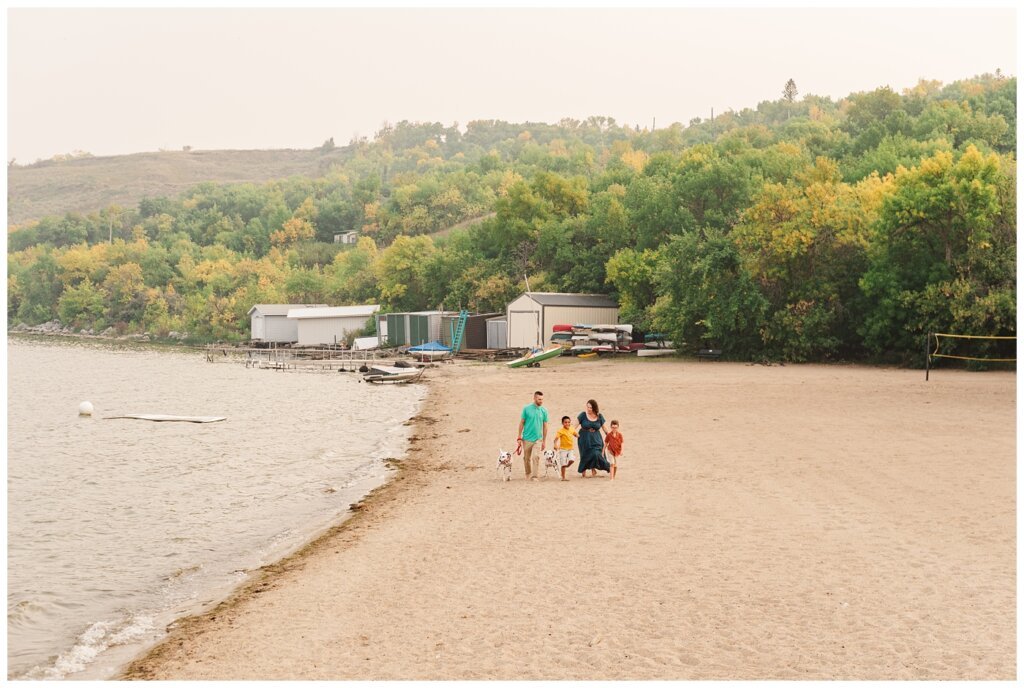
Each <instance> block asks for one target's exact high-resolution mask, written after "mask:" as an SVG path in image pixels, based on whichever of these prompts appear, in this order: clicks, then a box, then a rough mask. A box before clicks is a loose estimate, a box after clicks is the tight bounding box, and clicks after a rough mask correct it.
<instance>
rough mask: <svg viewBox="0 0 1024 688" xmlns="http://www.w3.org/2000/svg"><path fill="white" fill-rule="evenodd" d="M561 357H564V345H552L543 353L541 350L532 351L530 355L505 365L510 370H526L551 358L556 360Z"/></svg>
mask: <svg viewBox="0 0 1024 688" xmlns="http://www.w3.org/2000/svg"><path fill="white" fill-rule="evenodd" d="M561 355H562V345H561V344H552V345H551V346H549V347H548V348H546V349H544V350H543V351H541V350H537V351H531V352H530V353H528V354H526V355H525V356H523V357H522V358H517V359H516V360H514V361H509V362H508V363H506V364H505V365H507V366H508V367H509V368H524V367H531V368H532V367H533V366H535V365H537V364H538V363H540V362H541V361H546V360H548V359H549V358H554V357H555V356H561Z"/></svg>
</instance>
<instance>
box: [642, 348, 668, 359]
mask: <svg viewBox="0 0 1024 688" xmlns="http://www.w3.org/2000/svg"><path fill="white" fill-rule="evenodd" d="M675 352H676V350H675V349H638V350H637V352H636V355H637V356H643V357H645V358H650V357H651V356H672V355H673V354H675Z"/></svg>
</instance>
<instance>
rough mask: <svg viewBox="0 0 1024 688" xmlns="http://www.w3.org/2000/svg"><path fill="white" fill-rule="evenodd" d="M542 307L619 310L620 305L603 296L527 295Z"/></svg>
mask: <svg viewBox="0 0 1024 688" xmlns="http://www.w3.org/2000/svg"><path fill="white" fill-rule="evenodd" d="M526 295H527V296H529V297H530V298H531V299H533V300H534V301H536V302H537V303H539V304H540V305H542V306H582V307H584V308H618V307H619V304H617V303H615V302H614V301H612V300H611V299H610V298H608V297H607V296H605V295H603V294H557V293H553V292H543V291H533V292H527V294H526Z"/></svg>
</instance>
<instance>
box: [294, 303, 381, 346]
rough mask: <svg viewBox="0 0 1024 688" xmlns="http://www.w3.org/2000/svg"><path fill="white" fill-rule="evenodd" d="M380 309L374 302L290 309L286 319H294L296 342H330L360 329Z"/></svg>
mask: <svg viewBox="0 0 1024 688" xmlns="http://www.w3.org/2000/svg"><path fill="white" fill-rule="evenodd" d="M379 310H380V306H378V305H376V304H368V305H365V306H335V307H333V308H332V307H328V308H301V309H294V310H292V311H290V312H289V313H288V319H289V320H295V321H296V322H297V325H298V330H299V338H298V344H299V346H318V345H325V344H327V345H332V346H333V345H336V344H340V343H342V342H344V341H345V339H346V337H347V336H348V335H349V334H351V333H353V332H358V331H360V330H362V329H363V328H364V327H365V326H366V320H367V319H368V318H369V317H370V316H372V315H373V314H374V313H376V312H377V311H379Z"/></svg>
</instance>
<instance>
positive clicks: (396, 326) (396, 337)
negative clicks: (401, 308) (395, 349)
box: [388, 313, 407, 346]
mask: <svg viewBox="0 0 1024 688" xmlns="http://www.w3.org/2000/svg"><path fill="white" fill-rule="evenodd" d="M406 343H407V340H406V338H405V314H404V313H388V344H389V345H391V346H403V345H405V344H406Z"/></svg>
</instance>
